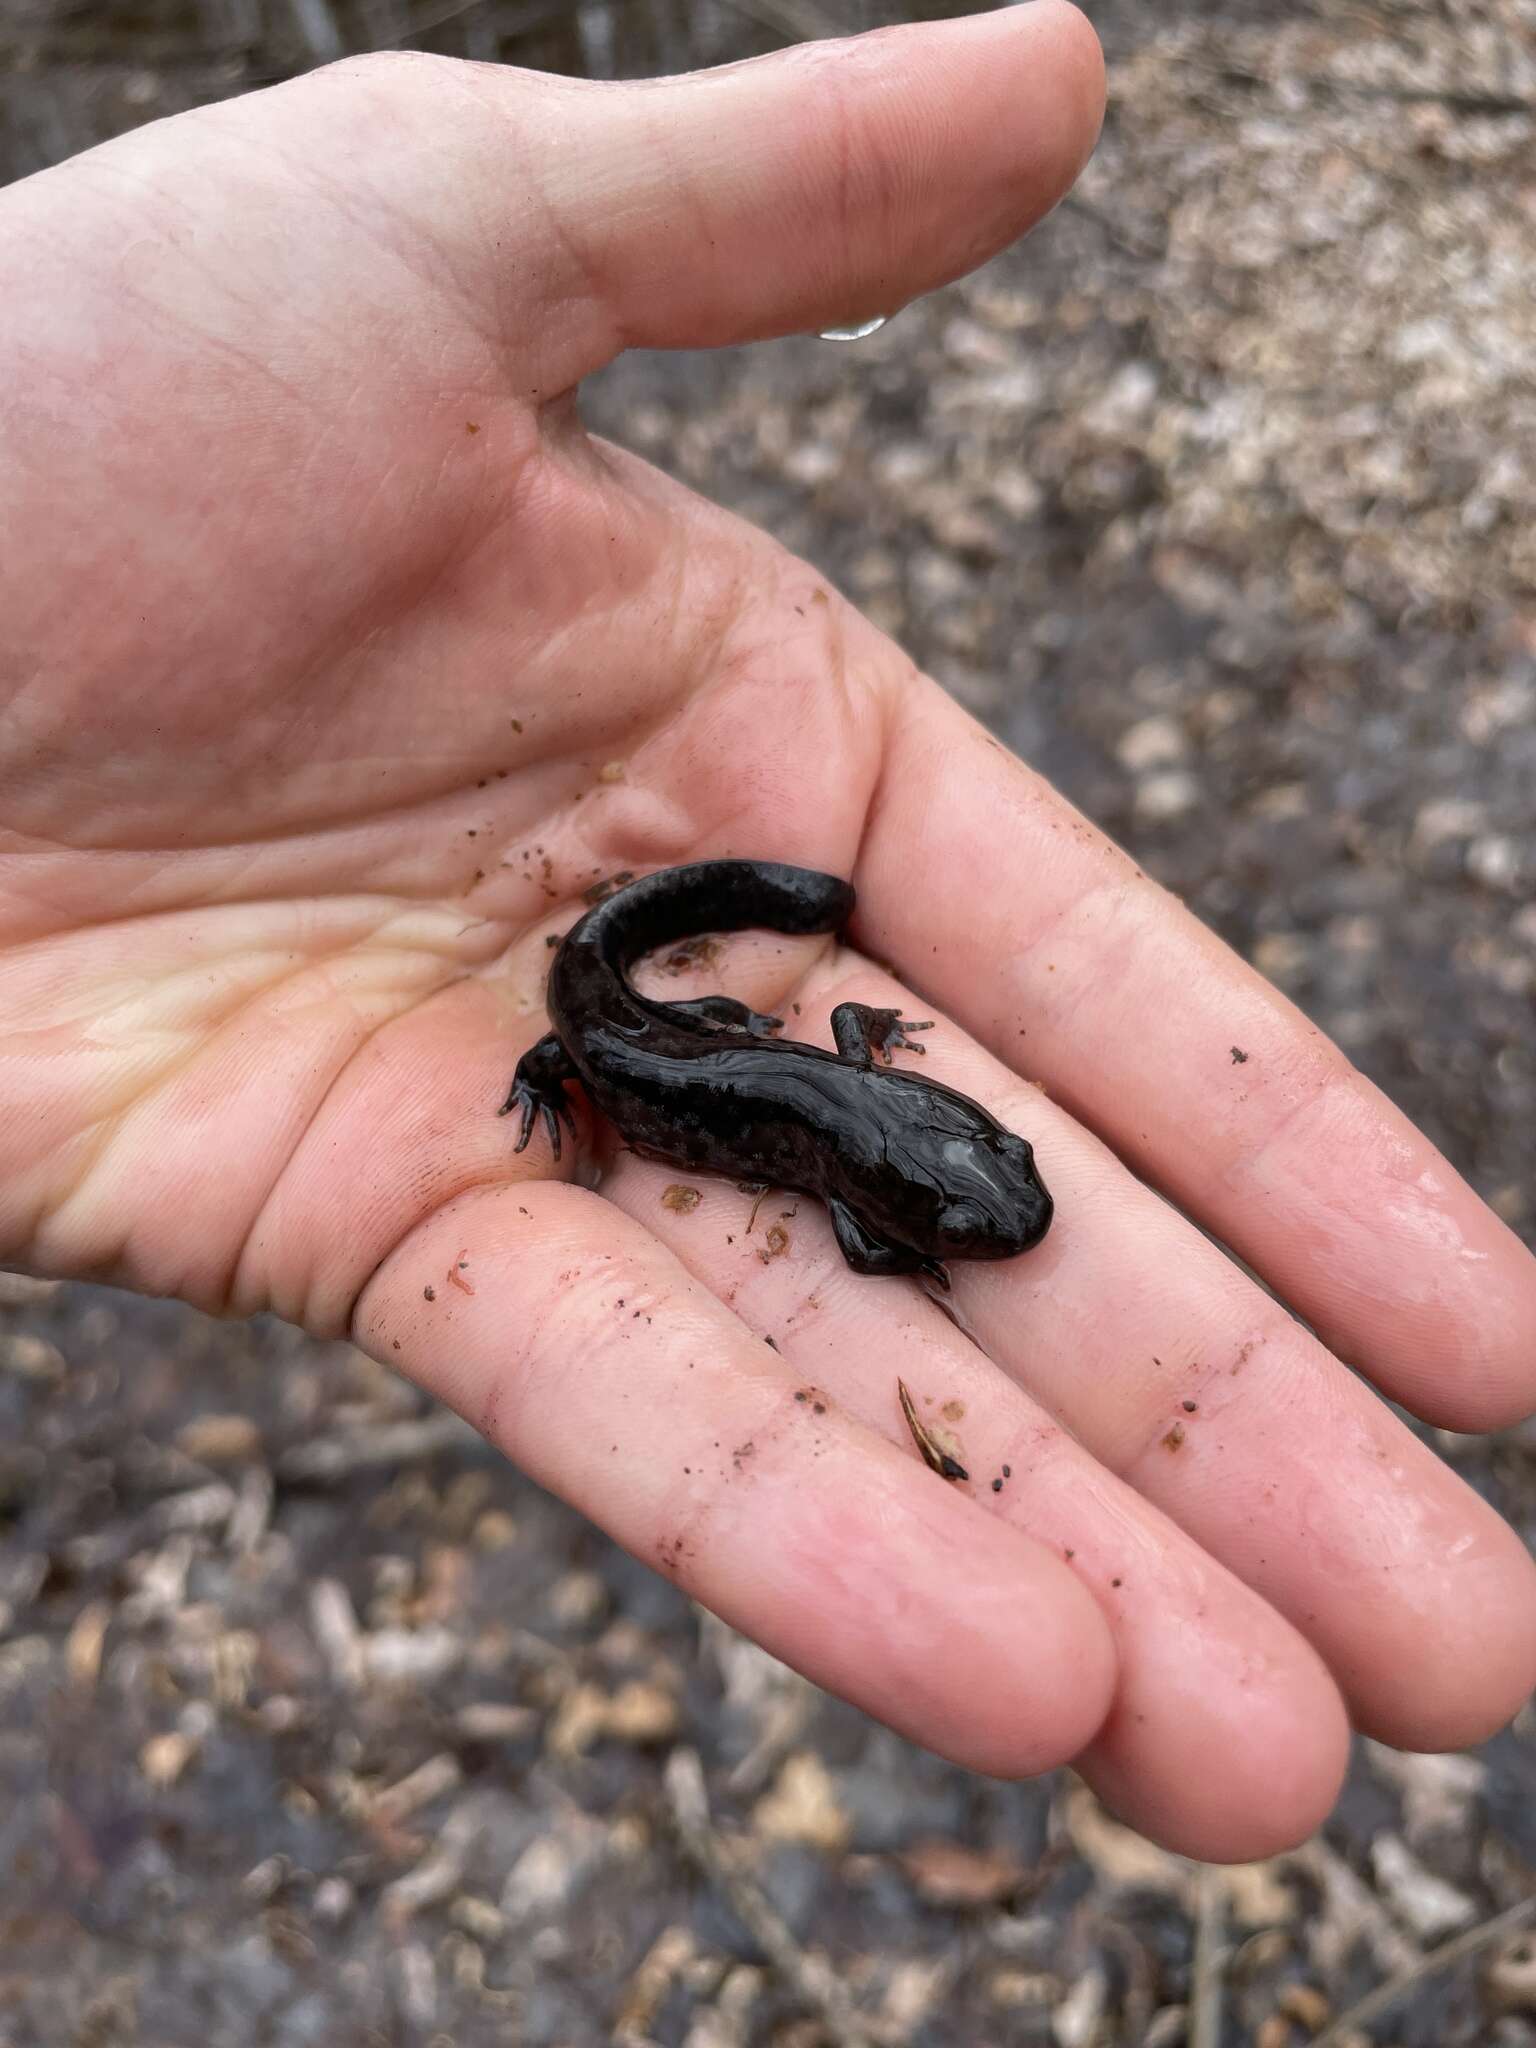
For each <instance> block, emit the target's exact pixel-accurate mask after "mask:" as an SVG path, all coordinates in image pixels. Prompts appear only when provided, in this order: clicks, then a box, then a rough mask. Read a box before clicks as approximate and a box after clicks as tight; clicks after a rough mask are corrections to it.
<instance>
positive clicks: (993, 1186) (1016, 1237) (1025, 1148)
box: [919, 1128, 1052, 1259]
mask: <svg viewBox="0 0 1536 2048" xmlns="http://www.w3.org/2000/svg"><path fill="white" fill-rule="evenodd" d="M940 1151H941V1158H942V1165H941V1167H940V1185H941V1188H942V1192H943V1199H942V1204H941V1206H940V1207H939V1208H938V1209H937V1211H936V1213H935V1214H934V1215H933V1218H932V1224H931V1228H932V1232H933V1241H932V1243H931V1244H925V1245H923V1246H921V1247H919V1249H921V1250H923V1251H925V1252H927V1253H929V1254H930V1256H932V1257H933V1258H936V1259H1009V1258H1012V1257H1013V1256H1014V1254H1015V1253H1016V1252H1023V1251H1028V1250H1029V1248H1030V1246H1031V1245H1033V1244H1038V1243H1039V1242H1040V1240H1041V1238H1042V1237H1044V1235H1045V1233H1046V1231H1047V1230H1048V1229H1049V1228H1050V1223H1051V1208H1052V1203H1051V1198H1050V1196H1049V1194H1047V1192H1046V1189H1045V1183H1044V1182H1043V1181H1042V1180H1041V1178H1040V1176H1039V1174H1038V1173H1036V1171H1035V1148H1034V1146H1033V1145H1031V1144H1030V1142H1029V1140H1028V1139H1027V1138H1020V1137H1017V1136H1016V1135H1015V1134H1014V1133H1013V1132H1012V1131H1004V1130H999V1129H996V1128H994V1129H992V1130H988V1131H980V1132H977V1133H976V1134H975V1135H974V1136H972V1137H966V1138H947V1139H945V1140H944V1142H943V1144H942V1146H941V1148H940Z"/></svg>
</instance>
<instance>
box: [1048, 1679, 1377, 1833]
mask: <svg viewBox="0 0 1536 2048" xmlns="http://www.w3.org/2000/svg"><path fill="white" fill-rule="evenodd" d="M1163 1707H1164V1711H1165V1713H1166V1712H1167V1711H1168V1710H1169V1709H1173V1710H1174V1711H1176V1713H1177V1715H1178V1718H1179V1721H1180V1723H1181V1725H1180V1727H1179V1728H1178V1730H1177V1732H1176V1733H1173V1734H1171V1735H1170V1743H1171V1745H1172V1746H1174V1747H1176V1749H1177V1751H1178V1752H1179V1753H1180V1754H1181V1755H1182V1757H1183V1765H1182V1768H1174V1769H1169V1768H1168V1767H1167V1764H1166V1762H1164V1763H1163V1764H1162V1765H1161V1766H1160V1767H1159V1768H1158V1769H1156V1770H1149V1769H1147V1768H1145V1766H1144V1765H1143V1763H1142V1761H1141V1753H1142V1751H1143V1750H1144V1749H1145V1748H1147V1747H1148V1746H1149V1745H1148V1741H1147V1736H1148V1734H1149V1731H1148V1730H1146V1729H1144V1728H1143V1729H1138V1730H1136V1731H1135V1735H1136V1738H1137V1739H1134V1740H1131V1741H1127V1740H1126V1739H1125V1738H1126V1734H1127V1730H1126V1728H1125V1725H1124V1718H1123V1716H1122V1715H1119V1714H1117V1715H1116V1716H1114V1717H1112V1719H1111V1721H1110V1722H1109V1723H1108V1724H1107V1725H1106V1728H1105V1731H1104V1734H1103V1736H1102V1737H1101V1739H1100V1741H1099V1742H1098V1743H1097V1744H1095V1746H1094V1749H1093V1752H1092V1753H1091V1755H1089V1756H1088V1757H1085V1758H1084V1759H1083V1761H1082V1763H1081V1764H1080V1765H1079V1769H1080V1770H1081V1772H1082V1775H1083V1777H1084V1778H1085V1779H1086V1781H1087V1782H1088V1783H1089V1784H1090V1785H1091V1786H1092V1787H1093V1789H1094V1791H1095V1792H1096V1793H1097V1795H1098V1796H1099V1798H1100V1799H1102V1800H1103V1802H1104V1804H1105V1805H1106V1806H1109V1807H1111V1808H1112V1809H1113V1810H1114V1811H1115V1813H1116V1814H1118V1815H1119V1817H1120V1818H1121V1819H1122V1820H1124V1821H1126V1822H1127V1824H1128V1825H1130V1826H1132V1827H1134V1828H1136V1829H1137V1830H1138V1831H1139V1832H1140V1833H1141V1834H1144V1835H1146V1836H1147V1837H1148V1839H1149V1840H1151V1841H1155V1842H1157V1843H1159V1844H1160V1845H1161V1846H1162V1847H1163V1848H1165V1849H1169V1850H1172V1851H1173V1852H1174V1853H1175V1854H1177V1855H1180V1856H1191V1857H1195V1858H1197V1859H1198V1860H1199V1861H1201V1862H1204V1863H1251V1862H1257V1861H1260V1860H1262V1859H1263V1858H1264V1857H1267V1856H1277V1855H1279V1854H1281V1853H1282V1852H1283V1851H1284V1850H1287V1849H1294V1848H1295V1847H1296V1846H1297V1844H1298V1843H1300V1842H1304V1841H1306V1840H1307V1839H1308V1837H1309V1836H1311V1835H1313V1834H1315V1833H1316V1832H1317V1830H1318V1828H1319V1827H1320V1826H1321V1825H1322V1823H1323V1822H1324V1821H1325V1820H1326V1819H1327V1817H1328V1815H1329V1813H1330V1812H1331V1811H1332V1810H1333V1806H1334V1803H1335V1801H1336V1800H1337V1799H1338V1796H1339V1792H1340V1789H1341V1787H1342V1785H1343V1783H1344V1774H1345V1772H1346V1770H1347V1769H1348V1766H1349V1740H1350V1730H1349V1720H1348V1717H1347V1715H1346V1713H1345V1711H1344V1705H1343V1702H1342V1700H1341V1699H1340V1697H1339V1694H1338V1692H1337V1691H1336V1689H1335V1688H1334V1686H1333V1685H1332V1684H1331V1683H1330V1681H1329V1679H1328V1677H1327V1674H1326V1672H1324V1671H1323V1669H1322V1667H1321V1666H1320V1665H1317V1664H1315V1663H1313V1662H1311V1661H1310V1660H1308V1661H1307V1662H1306V1663H1301V1662H1298V1663H1297V1664H1294V1665H1292V1666H1291V1667H1290V1668H1288V1669H1287V1670H1286V1671H1285V1672H1284V1674H1283V1675H1282V1674H1269V1675H1268V1676H1267V1678H1266V1679H1265V1681H1264V1682H1263V1683H1262V1684H1261V1685H1256V1686H1255V1687H1254V1689H1253V1690H1252V1691H1251V1692H1250V1693H1249V1694H1247V1695H1245V1696H1244V1698H1243V1700H1242V1711H1241V1713H1240V1714H1239V1715H1236V1716H1234V1715H1231V1714H1221V1715H1220V1716H1219V1717H1218V1716H1212V1715H1210V1714H1209V1713H1208V1712H1207V1711H1206V1710H1205V1707H1204V1703H1203V1702H1201V1701H1198V1700H1188V1699H1186V1700H1183V1701H1174V1700H1171V1699H1165V1700H1164V1702H1163Z"/></svg>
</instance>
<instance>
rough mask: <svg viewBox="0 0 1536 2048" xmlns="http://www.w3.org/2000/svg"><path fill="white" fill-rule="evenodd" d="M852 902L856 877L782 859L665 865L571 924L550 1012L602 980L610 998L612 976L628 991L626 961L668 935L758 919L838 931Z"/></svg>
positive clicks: (589, 993)
mask: <svg viewBox="0 0 1536 2048" xmlns="http://www.w3.org/2000/svg"><path fill="white" fill-rule="evenodd" d="M853 903H854V891H853V885H852V883H851V882H845V881H843V880H842V879H841V877H839V876H837V875H825V874H822V873H820V872H819V871H818V870H817V869H815V868H793V867H787V866H785V865H784V864H783V863H782V862H780V861H772V860H701V861H696V862H694V863H693V864H692V865H691V866H689V867H681V868H661V869H659V870H658V871H657V872H656V873H655V874H653V875H645V876H642V877H641V879H640V880H639V881H638V882H631V883H629V885H628V886H627V887H626V888H623V889H620V890H618V891H616V892H615V894H614V895H612V896H610V897H609V898H608V899H607V900H606V902H603V903H599V904H598V905H597V907H596V909H594V910H589V911H588V912H587V914H586V916H585V917H583V918H581V919H580V920H579V921H578V922H577V923H576V924H575V925H573V926H572V928H571V930H570V932H569V933H568V934H567V936H566V939H565V941H564V943H563V944H562V946H561V948H560V950H559V952H558V953H557V954H556V955H555V964H554V969H553V972H552V973H551V975H550V986H549V1000H550V1009H551V1012H552V1014H554V1016H555V1017H556V1021H557V1023H558V1020H559V1014H560V1012H561V1011H562V1010H563V1009H565V1008H566V1007H567V1005H572V1004H579V1003H582V1002H586V1003H590V1002H591V1001H593V999H594V998H599V995H600V992H599V988H598V986H597V984H599V983H607V985H608V999H609V1000H610V1001H611V1000H612V999H613V997H614V996H615V995H617V994H618V990H617V989H615V988H614V987H613V983H614V982H615V981H616V982H617V983H618V984H619V987H620V988H622V989H623V990H624V992H625V994H628V993H629V991H628V985H627V982H626V979H625V969H626V968H628V967H630V966H631V965H633V963H634V962H635V961H636V960H638V959H640V958H641V956H642V955H643V954H646V953H649V952H651V951H652V950H653V949H654V948H655V947H657V946H664V945H667V944H668V943H669V942H670V941H673V940H679V939H691V938H694V937H696V936H697V935H698V934H699V933H701V932H734V931H745V930H748V929H749V928H751V927H753V926H761V927H763V928H764V929H765V930H768V931H774V932H787V933H791V934H794V935H796V936H799V935H802V934H805V933H809V932H834V931H837V930H839V929H840V927H841V926H843V925H845V924H846V923H847V922H848V919H849V917H850V915H851V914H852V911H853ZM631 1000H633V998H631Z"/></svg>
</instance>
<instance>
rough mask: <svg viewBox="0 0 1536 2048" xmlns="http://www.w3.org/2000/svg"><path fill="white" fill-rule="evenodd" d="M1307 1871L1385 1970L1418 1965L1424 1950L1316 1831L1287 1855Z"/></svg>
mask: <svg viewBox="0 0 1536 2048" xmlns="http://www.w3.org/2000/svg"><path fill="white" fill-rule="evenodd" d="M1285 1860H1286V1861H1287V1862H1288V1863H1289V1864H1290V1865H1291V1866H1292V1867H1293V1868H1294V1869H1297V1870H1302V1871H1305V1872H1306V1874H1307V1876H1308V1877H1310V1878H1311V1879H1312V1881H1313V1883H1314V1884H1316V1885H1318V1886H1319V1887H1320V1888H1321V1890H1322V1892H1323V1894H1324V1896H1325V1897H1326V1898H1327V1900H1328V1902H1329V1904H1330V1906H1331V1907H1332V1908H1333V1910H1334V1912H1335V1913H1337V1915H1338V1917H1339V1918H1340V1919H1341V1920H1343V1921H1345V1922H1347V1923H1348V1928H1349V1935H1350V1938H1351V1939H1353V1937H1354V1936H1355V1935H1356V1934H1363V1935H1364V1936H1365V1938H1366V1940H1367V1941H1368V1942H1369V1943H1370V1945H1371V1953H1372V1954H1373V1955H1374V1956H1375V1958H1376V1961H1377V1964H1378V1966H1379V1967H1380V1968H1381V1969H1383V1970H1391V1971H1392V1972H1394V1973H1396V1972H1397V1971H1400V1970H1412V1969H1415V1968H1417V1966H1418V1964H1419V1962H1420V1960H1421V1958H1422V1956H1423V1953H1424V1951H1423V1950H1422V1949H1421V1948H1420V1947H1419V1945H1418V1943H1417V1942H1416V1941H1410V1940H1409V1939H1408V1937H1407V1935H1406V1934H1404V1933H1403V1931H1402V1930H1401V1928H1400V1927H1399V1926H1398V1924H1397V1922H1396V1921H1395V1920H1394V1919H1393V1918H1392V1916H1391V1914H1390V1913H1389V1912H1388V1911H1387V1909H1386V1907H1385V1906H1384V1905H1383V1904H1382V1903H1381V1901H1380V1899H1378V1898H1377V1896H1376V1894H1375V1893H1374V1892H1373V1891H1372V1890H1371V1889H1370V1887H1369V1886H1368V1885H1365V1884H1362V1883H1361V1881H1360V1879H1359V1878H1358V1877H1357V1876H1356V1875H1355V1873H1354V1871H1353V1870H1352V1869H1351V1868H1350V1866H1349V1865H1348V1864H1347V1863H1346V1862H1345V1861H1344V1858H1343V1857H1342V1856H1341V1855H1340V1854H1339V1853H1338V1851H1337V1850H1336V1849H1331V1848H1330V1847H1329V1846H1328V1844H1327V1842H1325V1841H1324V1839H1323V1837H1322V1836H1321V1835H1314V1836H1313V1838H1312V1840H1311V1841H1310V1842H1304V1843H1303V1844H1302V1846H1301V1847H1300V1848H1299V1849H1295V1850H1293V1851H1292V1852H1291V1854H1290V1855H1289V1856H1288V1857H1287V1858H1286V1859H1285Z"/></svg>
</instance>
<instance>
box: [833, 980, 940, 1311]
mask: <svg viewBox="0 0 1536 2048" xmlns="http://www.w3.org/2000/svg"><path fill="white" fill-rule="evenodd" d="M843 1007H844V1008H845V1009H852V1008H854V1007H855V1006H854V1005H853V1004H851V1003H848V1004H844V1005H843ZM827 1209H828V1212H829V1213H830V1215H831V1217H832V1230H833V1234H834V1235H835V1236H836V1238H837V1248H838V1250H839V1251H840V1252H841V1253H842V1255H843V1257H844V1258H845V1259H846V1260H847V1261H848V1263H849V1265H850V1266H852V1268H853V1270H854V1272H855V1273H868V1274H869V1275H871V1276H872V1277H873V1278H875V1279H889V1278H892V1277H893V1276H895V1275H897V1274H900V1273H926V1274H927V1275H928V1277H929V1279H930V1280H933V1281H936V1282H937V1284H938V1285H939V1286H940V1287H942V1288H943V1289H944V1291H945V1292H946V1293H948V1291H949V1275H948V1273H946V1272H945V1270H944V1268H943V1266H941V1265H940V1263H939V1261H938V1260H937V1259H925V1258H924V1257H923V1255H922V1253H921V1252H914V1251H909V1250H908V1249H907V1247H906V1246H905V1245H903V1244H885V1243H884V1242H882V1240H881V1239H880V1238H878V1237H876V1236H875V1235H874V1233H873V1232H872V1231H871V1230H869V1229H868V1228H867V1226H866V1225H865V1224H863V1223H861V1222H860V1220H859V1218H858V1217H857V1216H855V1215H854V1213H853V1211H852V1210H851V1209H850V1208H849V1207H848V1205H847V1203H846V1202H839V1201H836V1200H834V1201H830V1202H828V1204H827Z"/></svg>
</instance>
